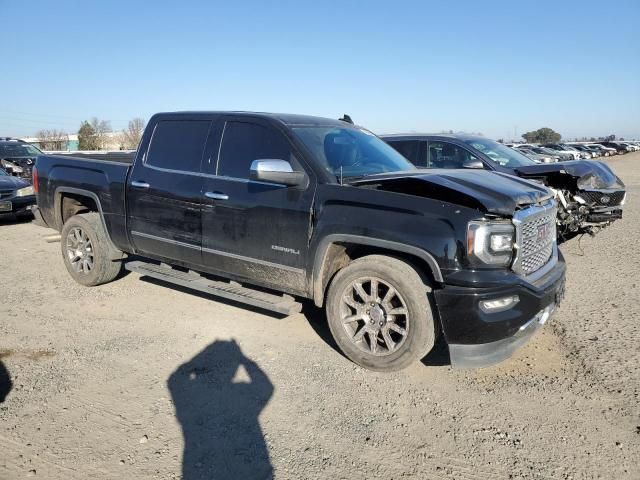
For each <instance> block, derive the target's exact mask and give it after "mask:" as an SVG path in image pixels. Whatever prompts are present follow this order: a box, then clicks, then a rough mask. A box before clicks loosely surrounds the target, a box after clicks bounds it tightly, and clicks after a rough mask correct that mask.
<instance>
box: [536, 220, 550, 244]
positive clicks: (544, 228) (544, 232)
mask: <svg viewBox="0 0 640 480" xmlns="http://www.w3.org/2000/svg"><path fill="white" fill-rule="evenodd" d="M549 230H550V228H549V224H548V223H545V224H544V225H540V226H539V227H538V235H537V237H536V241H537V242H540V241H542V240H544V239H545V238H547V237H548V236H549Z"/></svg>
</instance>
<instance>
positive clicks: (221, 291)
mask: <svg viewBox="0 0 640 480" xmlns="http://www.w3.org/2000/svg"><path fill="white" fill-rule="evenodd" d="M124 268H126V269H127V270H129V271H131V272H137V273H139V274H140V275H142V276H147V277H152V278H157V279H158V280H162V281H165V282H168V283H173V284H176V285H180V286H182V287H186V288H191V289H193V290H198V291H200V292H204V293H208V294H210V295H215V296H217V297H222V298H226V299H229V300H233V301H235V302H240V303H246V304H248V305H253V306H254V307H258V308H263V309H265V310H271V311H273V312H278V313H281V314H283V315H293V314H294V313H298V312H300V311H301V310H302V305H301V304H300V303H298V302H296V301H295V300H294V299H293V297H291V296H289V295H273V294H271V293H266V292H262V291H259V290H252V289H250V288H246V287H243V286H241V285H239V284H236V283H229V282H221V281H216V280H211V279H208V278H205V277H203V276H201V275H199V274H197V273H196V272H193V271H188V272H183V271H180V270H176V269H173V268H171V267H170V266H168V265H164V264H162V265H157V264H155V263H147V262H142V261H139V260H135V261H132V262H127V263H125V265H124Z"/></svg>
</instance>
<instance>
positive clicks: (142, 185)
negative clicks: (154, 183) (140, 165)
mask: <svg viewBox="0 0 640 480" xmlns="http://www.w3.org/2000/svg"><path fill="white" fill-rule="evenodd" d="M131 186H132V187H135V188H149V187H150V186H151V185H149V184H148V183H147V182H139V181H138V180H134V181H133V182H131Z"/></svg>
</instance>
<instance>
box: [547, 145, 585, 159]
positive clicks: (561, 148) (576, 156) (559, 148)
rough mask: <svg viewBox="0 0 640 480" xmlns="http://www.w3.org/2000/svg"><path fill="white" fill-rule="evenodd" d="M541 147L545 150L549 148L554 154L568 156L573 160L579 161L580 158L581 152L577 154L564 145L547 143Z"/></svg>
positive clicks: (574, 150)
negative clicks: (558, 153)
mask: <svg viewBox="0 0 640 480" xmlns="http://www.w3.org/2000/svg"><path fill="white" fill-rule="evenodd" d="M542 146H543V147H545V148H550V149H551V150H555V151H556V152H560V153H563V154H565V155H570V156H571V158H572V159H573V160H580V159H581V158H582V152H579V151H578V150H576V149H575V148H572V149H570V150H569V149H567V147H565V146H564V145H560V144H557V143H547V144H545V145H542Z"/></svg>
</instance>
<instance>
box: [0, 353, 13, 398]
mask: <svg viewBox="0 0 640 480" xmlns="http://www.w3.org/2000/svg"><path fill="white" fill-rule="evenodd" d="M12 387H13V383H12V382H11V376H10V375H9V371H8V370H7V367H5V366H4V363H2V361H0V403H2V402H4V400H5V398H7V395H9V392H10V391H11V388H12Z"/></svg>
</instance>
